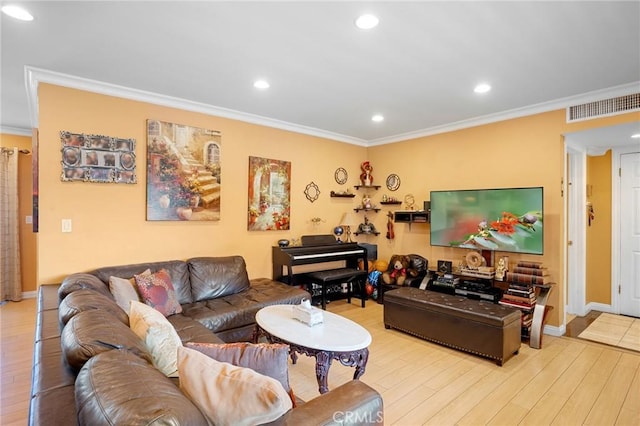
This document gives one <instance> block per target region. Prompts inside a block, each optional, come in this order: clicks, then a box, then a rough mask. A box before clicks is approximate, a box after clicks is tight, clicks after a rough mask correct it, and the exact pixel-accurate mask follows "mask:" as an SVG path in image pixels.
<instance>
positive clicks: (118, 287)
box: [109, 269, 151, 313]
mask: <svg viewBox="0 0 640 426" xmlns="http://www.w3.org/2000/svg"><path fill="white" fill-rule="evenodd" d="M149 274H151V270H150V269H147V270H146V271H144V272H143V273H142V274H140V275H149ZM109 290H110V291H111V294H112V295H113V298H114V299H116V303H117V304H118V306H120V307H121V308H122V310H123V311H125V312H126V313H129V303H131V301H132V300H135V301H136V302H139V301H140V295H139V294H138V286H137V285H136V280H135V278H133V277H131V278H129V279H125V278H119V277H113V276H112V277H109Z"/></svg>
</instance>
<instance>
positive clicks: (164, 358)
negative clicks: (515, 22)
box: [129, 300, 182, 377]
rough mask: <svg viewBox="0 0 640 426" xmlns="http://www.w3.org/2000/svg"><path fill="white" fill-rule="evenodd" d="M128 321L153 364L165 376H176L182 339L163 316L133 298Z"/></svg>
mask: <svg viewBox="0 0 640 426" xmlns="http://www.w3.org/2000/svg"><path fill="white" fill-rule="evenodd" d="M129 322H130V327H131V330H133V332H134V333H136V335H137V336H138V337H139V338H140V339H142V341H143V342H144V344H145V346H146V348H147V350H148V351H149V353H150V354H151V358H152V360H153V365H154V366H155V367H156V368H157V369H158V370H160V371H161V372H162V373H163V374H165V375H167V376H170V377H175V376H177V375H178V366H177V365H176V360H177V356H178V346H182V341H181V340H180V336H178V333H176V330H175V329H174V328H173V326H172V325H171V323H170V322H169V321H167V319H166V318H165V316H164V315H162V314H161V313H160V312H158V311H157V310H155V309H154V308H152V307H151V306H148V305H145V304H144V303H140V302H136V301H135V300H134V301H132V302H131V307H130V310H129Z"/></svg>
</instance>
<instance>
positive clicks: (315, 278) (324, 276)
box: [306, 268, 367, 309]
mask: <svg viewBox="0 0 640 426" xmlns="http://www.w3.org/2000/svg"><path fill="white" fill-rule="evenodd" d="M306 277H307V279H308V280H309V281H310V282H311V283H314V284H319V285H321V286H322V309H326V308H327V287H328V286H330V285H332V284H341V283H345V282H346V283H348V287H347V302H348V303H351V295H352V293H353V290H352V286H353V284H354V283H356V282H358V283H359V284H360V300H361V301H362V307H363V308H364V304H365V300H366V299H367V289H366V282H367V271H361V270H360V269H354V268H340V269H329V270H326V271H317V272H309V273H308V274H306ZM310 293H311V294H313V291H310Z"/></svg>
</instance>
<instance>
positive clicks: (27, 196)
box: [0, 134, 37, 293]
mask: <svg viewBox="0 0 640 426" xmlns="http://www.w3.org/2000/svg"><path fill="white" fill-rule="evenodd" d="M0 146H3V147H14V146H15V147H18V148H19V149H28V150H29V151H31V137H29V136H16V135H8V134H1V135H0ZM31 158H32V157H31V154H20V155H18V204H19V205H18V210H19V216H20V263H21V268H20V274H21V276H22V291H23V293H24V292H30V291H35V290H36V288H37V285H36V282H37V281H36V264H37V262H36V234H34V233H33V227H32V225H30V224H27V223H25V218H26V216H31V214H32V210H33V207H32V206H33V203H32V197H31V194H32V182H33V180H32V167H31Z"/></svg>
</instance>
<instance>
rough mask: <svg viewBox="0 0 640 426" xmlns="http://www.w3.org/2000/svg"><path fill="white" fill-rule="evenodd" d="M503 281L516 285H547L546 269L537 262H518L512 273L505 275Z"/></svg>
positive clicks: (547, 275)
mask: <svg viewBox="0 0 640 426" xmlns="http://www.w3.org/2000/svg"><path fill="white" fill-rule="evenodd" d="M504 280H505V281H507V282H512V283H516V284H525V285H531V284H549V282H550V281H549V273H548V272H547V268H546V267H545V266H543V265H542V263H539V262H525V261H520V262H518V263H517V264H516V266H515V268H513V271H508V272H507V273H506V274H505V277H504Z"/></svg>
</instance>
